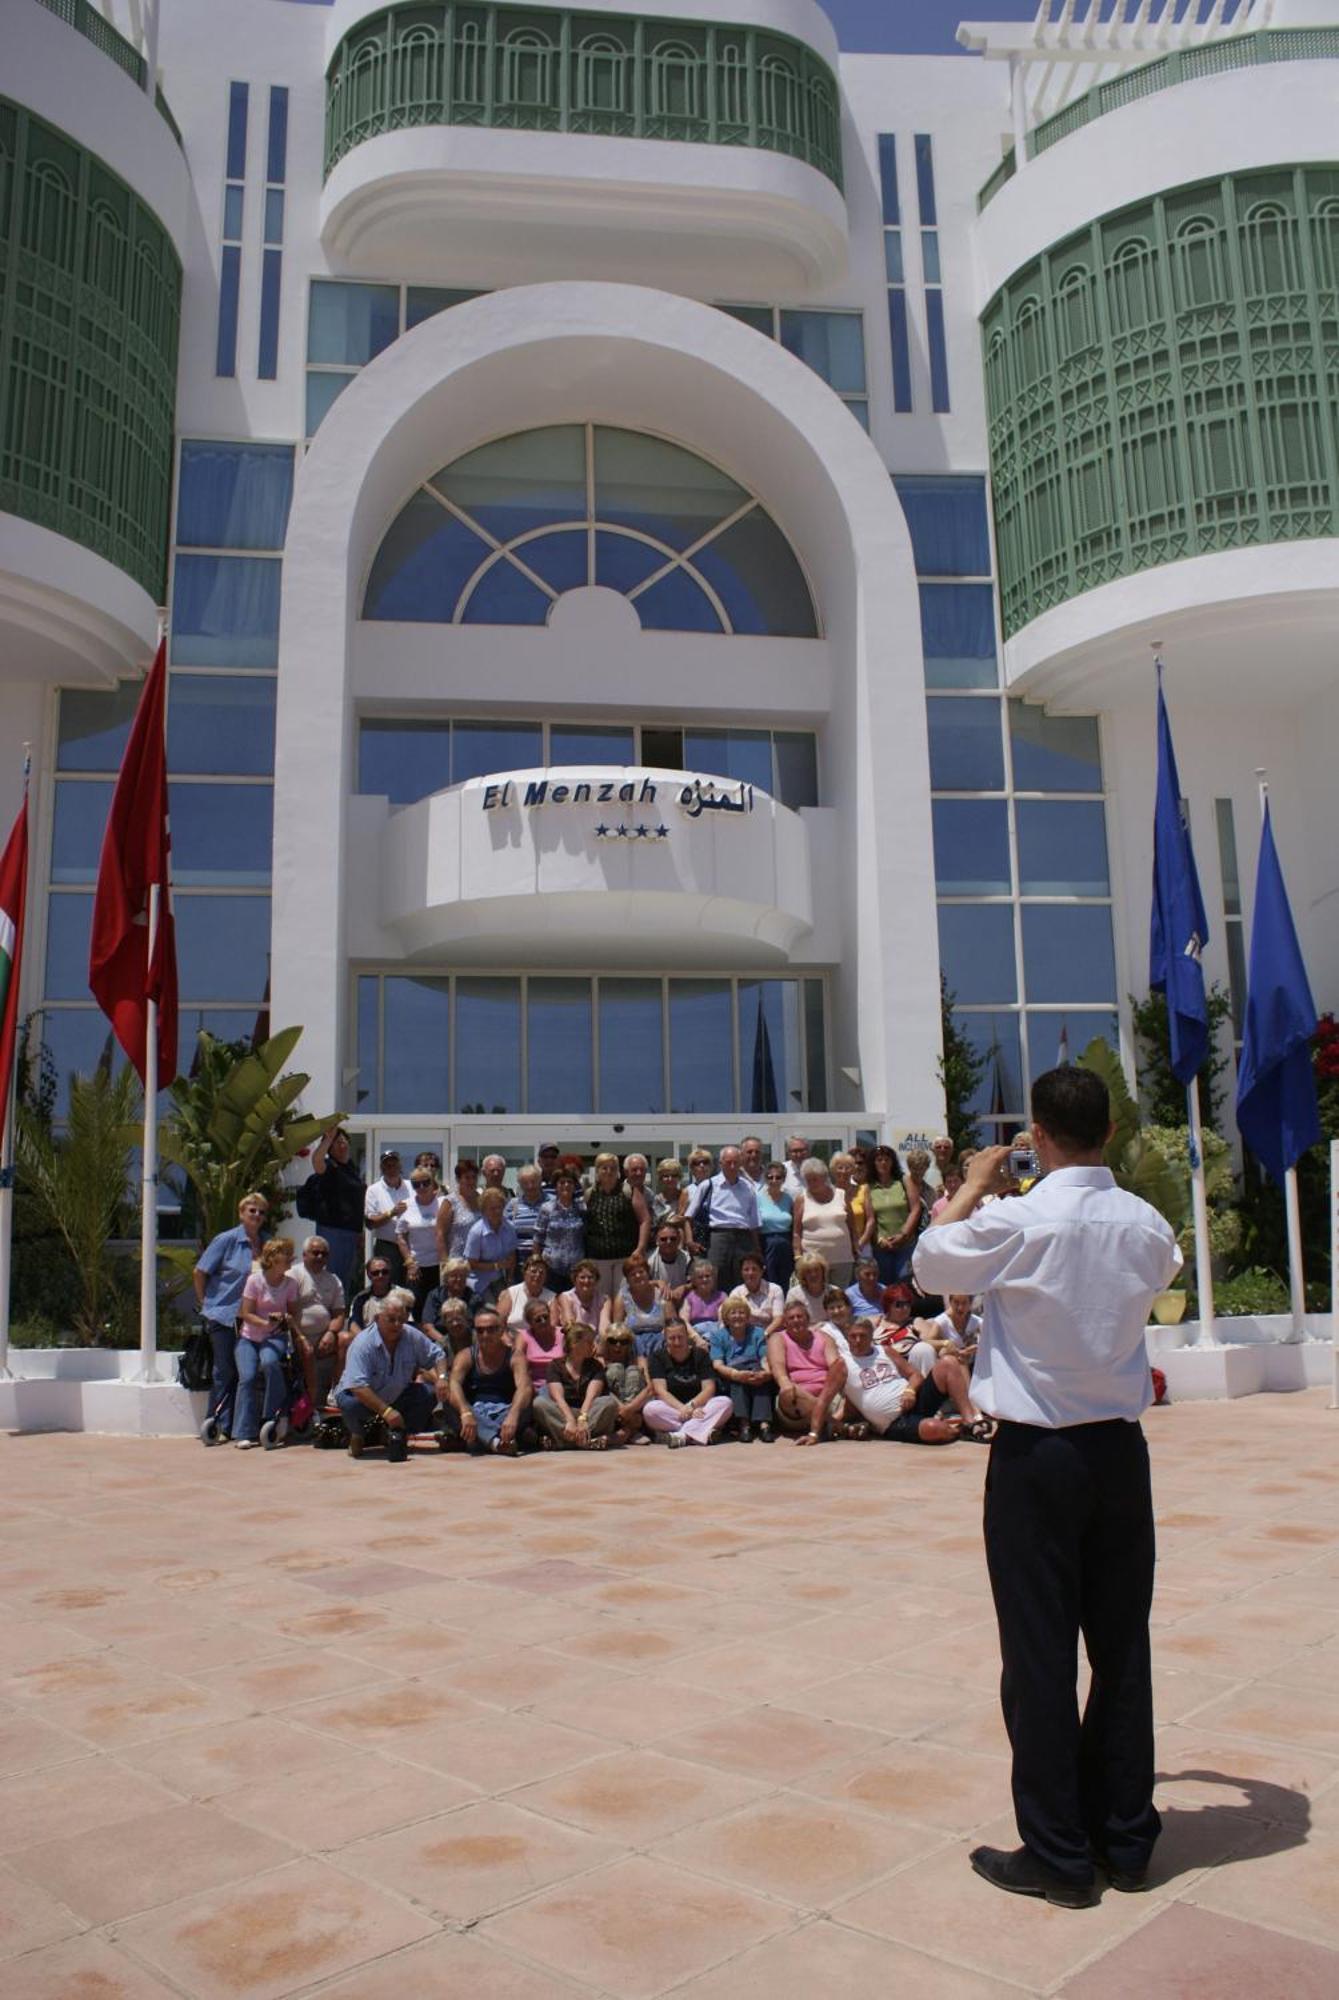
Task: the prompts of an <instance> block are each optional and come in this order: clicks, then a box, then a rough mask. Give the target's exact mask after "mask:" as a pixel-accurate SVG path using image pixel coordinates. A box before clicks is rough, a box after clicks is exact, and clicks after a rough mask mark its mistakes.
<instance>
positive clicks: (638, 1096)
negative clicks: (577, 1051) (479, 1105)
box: [531, 979, 665, 1116]
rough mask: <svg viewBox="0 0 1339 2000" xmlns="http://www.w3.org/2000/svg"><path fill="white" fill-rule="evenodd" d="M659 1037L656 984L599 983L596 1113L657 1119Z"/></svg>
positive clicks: (661, 1084)
mask: <svg viewBox="0 0 1339 2000" xmlns="http://www.w3.org/2000/svg"><path fill="white" fill-rule="evenodd" d="M664 1032H665V1031H664V1021H663V1017H662V1009H661V994H660V981H659V980H658V979H602V980H601V981H600V1107H599V1108H600V1110H601V1111H626V1112H631V1113H632V1114H633V1115H634V1116H635V1115H637V1114H639V1113H642V1112H654V1113H656V1114H663V1112H664V1109H665V1078H664ZM531 1108H532V1109H533V1106H532V1107H531Z"/></svg>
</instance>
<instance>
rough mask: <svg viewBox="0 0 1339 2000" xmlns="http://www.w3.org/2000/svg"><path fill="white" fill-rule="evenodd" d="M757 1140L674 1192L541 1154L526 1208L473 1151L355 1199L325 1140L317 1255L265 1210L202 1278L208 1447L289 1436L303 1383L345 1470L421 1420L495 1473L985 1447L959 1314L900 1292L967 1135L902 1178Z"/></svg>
mask: <svg viewBox="0 0 1339 2000" xmlns="http://www.w3.org/2000/svg"><path fill="white" fill-rule="evenodd" d="M763 1150H764V1149H763V1147H762V1144H761V1141H759V1140H758V1139H756V1138H747V1139H745V1140H743V1141H742V1142H741V1143H740V1145H738V1146H726V1147H725V1148H723V1149H722V1151H721V1153H720V1156H719V1159H716V1158H713V1156H712V1155H711V1154H710V1153H709V1152H707V1151H706V1150H705V1149H699V1150H696V1151H695V1152H694V1153H693V1154H691V1155H690V1157H689V1160H688V1164H687V1174H686V1177H685V1172H684V1169H683V1167H682V1166H681V1165H680V1163H679V1161H677V1160H662V1161H660V1162H659V1163H658V1164H657V1166H656V1168H655V1176H654V1187H652V1186H651V1185H649V1183H650V1181H651V1165H650V1162H649V1161H648V1160H647V1159H646V1158H645V1157H644V1156H642V1155H640V1154H636V1153H633V1154H629V1155H627V1156H626V1157H624V1158H623V1159H622V1160H620V1159H619V1157H618V1156H617V1155H616V1154H613V1153H601V1154H599V1155H597V1157H596V1159H595V1161H594V1164H593V1169H592V1171H591V1174H590V1177H589V1180H583V1177H582V1175H581V1173H580V1163H579V1162H577V1161H575V1160H573V1159H571V1158H563V1157H561V1156H560V1155H559V1152H558V1148H557V1147H556V1145H555V1146H551V1147H550V1146H545V1147H543V1148H541V1149H540V1153H539V1156H538V1157H537V1159H536V1160H535V1161H534V1162H532V1163H530V1164H527V1165H525V1166H522V1167H521V1168H520V1169H519V1171H518V1173H517V1175H516V1186H515V1189H514V1190H513V1189H511V1188H509V1187H508V1186H507V1184H506V1163H505V1161H504V1160H503V1159H502V1158H501V1156H500V1155H490V1156H488V1157H486V1158H485V1159H484V1160H482V1161H481V1162H475V1161H473V1160H469V1159H461V1160H458V1161H457V1162H456V1164H455V1168H454V1173H453V1179H454V1182H455V1186H454V1189H453V1191H451V1192H449V1193H448V1192H444V1191H443V1189H442V1184H441V1165H440V1162H439V1161H438V1160H437V1159H436V1158H435V1156H433V1155H432V1154H430V1153H424V1154H420V1155H419V1156H418V1158H417V1159H416V1160H415V1161H414V1163H413V1166H412V1168H411V1171H410V1173H409V1175H408V1177H407V1178H406V1176H405V1174H404V1171H403V1162H402V1160H401V1158H400V1156H399V1154H398V1153H396V1152H394V1151H387V1152H386V1153H384V1154H383V1155H382V1157H381V1160H380V1162H379V1165H380V1174H379V1177H378V1179H377V1180H376V1181H375V1182H374V1183H372V1184H371V1185H370V1186H369V1185H366V1184H365V1183H364V1182H363V1181H362V1179H361V1177H360V1176H359V1175H358V1173H357V1169H356V1167H354V1165H353V1163H352V1160H351V1157H350V1148H349V1143H348V1139H347V1135H345V1134H344V1133H343V1132H340V1131H335V1132H332V1133H330V1134H329V1135H327V1138H326V1139H325V1140H323V1142H322V1144H321V1146H320V1148H318V1150H317V1153H316V1155H315V1157H314V1159H313V1171H312V1175H311V1177H310V1178H309V1180H308V1182H307V1183H306V1185H305V1186H304V1188H303V1189H302V1190H301V1191H300V1194H299V1211H300V1212H301V1213H303V1214H305V1215H307V1216H309V1217H310V1218H312V1219H314V1220H316V1221H317V1223H318V1233H317V1234H316V1235H314V1236H312V1237H309V1238H308V1240H307V1242H306V1243H305V1244H304V1245H303V1249H302V1254H301V1258H300V1259H297V1258H296V1252H295V1247H294V1244H293V1241H292V1239H291V1238H288V1237H283V1236H277V1237H273V1238H267V1236H266V1232H265V1221H266V1204H265V1202H264V1200H263V1198H262V1197H261V1196H260V1195H258V1194H253V1195H249V1196H247V1197H246V1198H245V1200H244V1201H243V1202H242V1204H241V1208H240V1214H239V1222H238V1226H237V1227H236V1228H235V1229H232V1230H227V1231H224V1232H223V1233H222V1234H221V1235H219V1236H217V1237H216V1238H215V1239H214V1240H213V1242H211V1243H210V1244H209V1245H208V1247H207V1248H206V1250H205V1251H204V1253H203V1255H202V1256H201V1258H200V1261H199V1264H198V1265H197V1267H196V1272H195V1287H196V1297H197V1302H198V1304H199V1307H200V1311H201V1313H202V1316H203V1318H204V1322H205V1325H206V1328H207V1330H208V1332H209V1335H210V1339H211V1345H212V1350H213V1357H214V1379H213V1386H212V1395H211V1404H210V1415H209V1418H208V1420H207V1427H206V1428H207V1435H208V1436H209V1437H210V1439H211V1441H213V1440H214V1439H222V1438H224V1437H227V1436H231V1438H232V1440H233V1442H234V1443H235V1444H237V1445H239V1446H241V1447H243V1448H246V1447H249V1446H251V1445H254V1444H255V1443H257V1442H259V1441H260V1439H261V1437H262V1436H264V1437H265V1439H266V1441H267V1442H268V1441H273V1439H274V1437H275V1434H276V1429H277V1428H278V1420H279V1418H280V1417H281V1415H282V1413H283V1411H284V1409H285V1407H286V1405H287V1403H288V1402H289V1401H290V1400H291V1398H292V1396H293V1394H294V1392H295V1390H296V1391H297V1392H298V1393H300V1394H301V1396H302V1397H303V1398H304V1400H305V1402H306V1403H307V1404H308V1405H309V1406H310V1407H311V1409H312V1410H313V1411H315V1410H320V1409H322V1408H327V1409H330V1410H331V1411H334V1410H337V1411H338V1412H339V1415H340V1417H341V1418H342V1420H343V1424H344V1427H345V1429H346V1431H347V1434H348V1442H349V1449H350V1451H351V1452H352V1453H353V1455H354V1456H356V1457H357V1456H361V1455H362V1452H363V1450H364V1448H365V1446H366V1444H367V1442H368V1440H369V1437H371V1438H374V1439H376V1440H377V1441H380V1440H381V1438H382V1437H384V1438H385V1441H386V1443H387V1447H388V1450H389V1453H390V1455H391V1456H392V1457H393V1458H402V1457H404V1456H405V1455H406V1451H407V1439H408V1436H409V1435H410V1434H411V1433H413V1432H415V1431H426V1430H435V1431H436V1432H437V1434H438V1441H439V1443H440V1444H441V1445H442V1447H443V1448H444V1449H452V1448H454V1449H467V1450H474V1451H492V1452H497V1453H501V1454H505V1455H515V1454H516V1453H518V1452H520V1451H523V1450H527V1449H530V1448H539V1449H550V1450H552V1449H559V1450H561V1449H591V1450H605V1449H608V1448H610V1447H611V1446H620V1445H631V1444H634V1443H649V1442H651V1441H653V1440H657V1439H659V1440H664V1441H665V1442H667V1443H668V1444H670V1445H671V1446H676V1447H678V1446H683V1445H688V1444H702V1445H705V1444H710V1443H715V1442H719V1441H720V1440H722V1439H723V1438H725V1437H727V1436H733V1437H737V1438H738V1439H740V1440H741V1441H742V1442H751V1441H753V1440H754V1439H757V1440H759V1441H762V1442H772V1441H773V1440H774V1439H775V1438H776V1437H777V1436H778V1435H781V1436H787V1437H791V1438H793V1439H794V1440H795V1441H796V1442H797V1443H800V1444H816V1443H818V1442H819V1441H820V1440H822V1439H823V1438H825V1437H847V1438H865V1437H870V1436H881V1437H891V1438H895V1439H906V1440H908V1441H914V1442H920V1443H927V1444H929V1443H948V1442H951V1441H952V1440H953V1439H954V1438H956V1437H959V1436H964V1437H972V1438H978V1439H985V1438H986V1437H988V1436H989V1429H990V1427H989V1425H988V1423H987V1422H985V1421H984V1420H983V1419H981V1418H980V1417H979V1415H978V1413H977V1412H976V1410H975V1409H974V1407H973V1405H972V1403H971V1399H970V1393H969V1392H970V1369H971V1363H972V1359H973V1356H974V1352H975V1333H976V1325H977V1322H976V1320H975V1317H974V1315H973V1313H972V1310H971V1300H970V1299H969V1298H967V1297H956V1298H951V1299H950V1300H949V1301H948V1303H947V1306H946V1307H944V1308H943V1309H942V1310H941V1306H942V1302H941V1301H940V1300H938V1299H928V1298H925V1297H923V1296H922V1295H920V1294H918V1293H917V1292H916V1290H915V1288H914V1286H913V1285H912V1283H911V1282H910V1281H909V1279H908V1276H907V1273H908V1270H909V1265H910V1259H911V1253H912V1250H913V1248H914V1246H915V1242H916V1238H917V1236H918V1235H919V1233H920V1231H921V1229H922V1228H923V1227H924V1226H925V1225H926V1223H927V1222H928V1221H929V1219H930V1217H931V1215H932V1214H933V1212H934V1208H935V1206H936V1204H941V1205H942V1203H943V1202H944V1201H946V1200H947V1199H948V1198H949V1197H950V1196H951V1194H952V1193H953V1191H954V1189H955V1187H956V1186H957V1185H958V1184H959V1182H960V1169H961V1164H962V1163H961V1162H959V1161H955V1160H954V1158H953V1148H952V1145H951V1142H950V1141H949V1140H947V1139H940V1140H936V1141H935V1144H934V1148H933V1156H932V1155H931V1154H928V1153H918V1154H916V1153H913V1154H909V1155H908V1158H907V1162H906V1166H905V1170H904V1168H903V1165H902V1163H901V1162H900V1161H899V1159H898V1156H897V1154H896V1152H895V1151H894V1149H893V1148H892V1147H890V1146H877V1147H874V1148H872V1149H870V1151H869V1152H868V1153H865V1152H864V1151H863V1150H859V1149H853V1150H852V1151H851V1152H849V1153H841V1154H838V1155H836V1156H835V1157H834V1158H833V1159H831V1160H830V1161H827V1162H824V1161H822V1160H819V1159H814V1158H810V1157H809V1156H808V1147H807V1142H806V1141H805V1140H804V1139H802V1138H798V1137H797V1138H793V1139H791V1140H789V1141H788V1142H787V1146H786V1155H787V1157H786V1159H785V1160H784V1161H772V1162H767V1161H766V1160H765V1159H764V1157H763ZM355 1219H356V1220H357V1222H358V1224H359V1226H358V1227H356V1228H355V1227H354V1226H352V1225H353V1221H354V1220H355ZM364 1227H365V1228H366V1229H367V1230H369V1231H370V1232H371V1245H370V1250H369V1252H368V1254H367V1258H366V1269H365V1283H364V1284H363V1286H362V1288H361V1289H360V1290H358V1291H357V1292H356V1293H353V1295H352V1296H350V1293H351V1290H352V1280H353V1267H354V1265H355V1262H356V1259H357V1257H358V1254H359V1252H360V1249H361V1247H362V1242H361V1239H362V1231H363V1228H364ZM267 1426H268V1429H267V1428H266V1427H267Z"/></svg>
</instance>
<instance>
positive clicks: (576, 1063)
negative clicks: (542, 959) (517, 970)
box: [525, 979, 595, 1115]
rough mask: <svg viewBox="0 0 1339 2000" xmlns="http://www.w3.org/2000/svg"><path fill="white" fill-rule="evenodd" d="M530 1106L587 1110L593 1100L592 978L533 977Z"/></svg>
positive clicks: (529, 989) (528, 1004) (528, 1009)
mask: <svg viewBox="0 0 1339 2000" xmlns="http://www.w3.org/2000/svg"><path fill="white" fill-rule="evenodd" d="M525 1016H526V1072H527V1074H526V1108H527V1110H529V1111H532V1112H538V1113H540V1114H541V1115H543V1114H544V1113H546V1112H555V1111H572V1112H581V1113H588V1112H589V1111H591V1109H592V1108H593V1105H594V1099H595V1077H594V1071H593V1067H592V1055H591V987H590V981H589V979H530V980H528V981H527V983H526V989H525Z"/></svg>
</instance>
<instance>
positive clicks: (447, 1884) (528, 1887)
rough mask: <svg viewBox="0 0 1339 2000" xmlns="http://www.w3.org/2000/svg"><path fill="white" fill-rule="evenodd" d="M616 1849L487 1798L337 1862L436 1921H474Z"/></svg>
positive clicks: (345, 1853)
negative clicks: (430, 1914) (417, 1905)
mask: <svg viewBox="0 0 1339 2000" xmlns="http://www.w3.org/2000/svg"><path fill="white" fill-rule="evenodd" d="M617 1851H618V1850H617V1849H616V1848H615V1847H614V1846H613V1845H612V1844H611V1843H610V1842H609V1841H608V1840H596V1839H592V1837H591V1836H590V1835H589V1834H586V1833H578V1832H577V1831H576V1830H575V1829H574V1828H572V1827H569V1826H560V1825H559V1824H558V1822H557V1821H556V1820H553V1819H547V1818H543V1817H541V1815H540V1814H538V1813H533V1812H523V1811H521V1810H519V1809H518V1808H517V1807H516V1806H513V1805H503V1804H498V1803H495V1802H493V1801H491V1800H488V1801H484V1802H481V1803H480V1804H478V1805H469V1806H463V1807H461V1808H460V1809H459V1810H458V1811H456V1812H450V1813H447V1814H446V1815H445V1816H443V1817H441V1818H438V1819H430V1820H423V1821H420V1822H419V1824H418V1825H417V1826H411V1827H401V1828H399V1829H397V1831H395V1832H394V1833H387V1834H382V1835H380V1836H379V1837H378V1838H376V1839H373V1840H360V1841H357V1842H355V1843H354V1844H353V1845H352V1846H351V1847H346V1848H343V1849H341V1851H340V1854H339V1865H340V1867H341V1868H345V1869H347V1870H348V1871H349V1872H350V1873H351V1874H353V1875H356V1876H357V1877H358V1879H359V1880H360V1881H369V1882H379V1883H380V1884H381V1885H382V1887H383V1888H387V1889H391V1890H393V1891H394V1892H395V1893H396V1894H397V1895H401V1896H408V1897H409V1898H410V1899H411V1900H412V1901H413V1902H415V1903H421V1904H422V1905H423V1907H424V1908H425V1909H428V1910H431V1911H433V1912H434V1913H435V1914H436V1915H438V1916H440V1917H444V1918H450V1919H452V1920H454V1921H455V1922H458V1923H473V1922H475V1921H476V1920H477V1919H478V1918H480V1917H483V1916H486V1915H488V1914H489V1913H490V1912H492V1911H494V1910H501V1909H504V1908H505V1907H506V1906H507V1904H509V1903H514V1902H518V1901H520V1900H521V1899H522V1898H524V1897H526V1896H529V1895H532V1894H533V1893H534V1891H535V1890H536V1889H543V1888H547V1887H548V1885H549V1884H550V1883H551V1882H558V1881H561V1880H563V1879H564V1878H565V1877H567V1876H569V1875H578V1874H584V1873H586V1872H587V1871H588V1870H589V1869H592V1868H596V1867H599V1866H601V1865H602V1864H603V1863H605V1862H607V1861H610V1860H612V1859H614V1858H615V1856H616V1854H617Z"/></svg>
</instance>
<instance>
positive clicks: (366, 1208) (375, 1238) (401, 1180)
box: [363, 1146, 409, 1285]
mask: <svg viewBox="0 0 1339 2000" xmlns="http://www.w3.org/2000/svg"><path fill="white" fill-rule="evenodd" d="M408 1206H409V1184H408V1182H407V1181H406V1180H405V1177H404V1175H403V1174H402V1173H401V1171H400V1155H399V1154H398V1153H397V1152H396V1150H395V1148H394V1147H393V1146H388V1147H387V1148H386V1151H385V1152H384V1153H383V1154H382V1156H381V1178H380V1180H375V1181H373V1183H372V1185H371V1187H370V1188H369V1189H368V1190H367V1193H366V1195H365V1196H364V1198H363V1220H364V1222H365V1223H366V1224H367V1226H368V1228H369V1229H370V1230H371V1232H372V1250H373V1254H374V1255H376V1256H381V1257H384V1258H385V1259H386V1262H387V1263H388V1264H389V1265H390V1267H391V1283H392V1284H393V1285H398V1284H399V1282H400V1280H401V1278H402V1277H403V1276H404V1254H403V1252H402V1251H401V1249H400V1243H399V1239H398V1237H397V1236H396V1233H395V1225H396V1223H397V1222H398V1221H399V1220H400V1217H401V1216H402V1215H403V1214H404V1212H405V1210H406V1209H407V1208H408Z"/></svg>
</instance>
